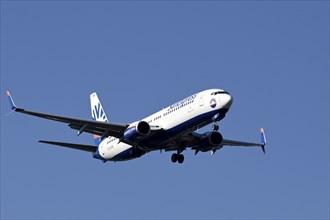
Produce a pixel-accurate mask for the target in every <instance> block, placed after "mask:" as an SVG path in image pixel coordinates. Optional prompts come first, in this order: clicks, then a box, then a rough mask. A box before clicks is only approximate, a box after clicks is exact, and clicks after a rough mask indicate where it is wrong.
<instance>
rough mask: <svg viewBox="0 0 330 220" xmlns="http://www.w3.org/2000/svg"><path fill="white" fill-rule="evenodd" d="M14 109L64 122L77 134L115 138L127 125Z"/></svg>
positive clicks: (118, 136) (119, 136)
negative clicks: (84, 133)
mask: <svg viewBox="0 0 330 220" xmlns="http://www.w3.org/2000/svg"><path fill="white" fill-rule="evenodd" d="M14 111H16V112H20V113H23V114H27V115H33V116H36V117H40V118H45V119H49V120H53V121H58V122H63V123H66V124H68V126H69V127H70V128H72V129H75V130H78V135H80V134H81V133H83V132H87V133H91V134H96V135H100V136H102V137H106V136H114V137H117V138H121V137H122V135H123V132H124V131H125V129H126V128H127V127H128V124H119V123H109V122H99V121H93V120H86V119H79V118H71V117H65V116H58V115H51V114H45V113H40V112H33V111H28V110H25V109H22V108H15V109H14Z"/></svg>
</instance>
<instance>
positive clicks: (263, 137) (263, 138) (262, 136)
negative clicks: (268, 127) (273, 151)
mask: <svg viewBox="0 0 330 220" xmlns="http://www.w3.org/2000/svg"><path fill="white" fill-rule="evenodd" d="M260 133H261V144H262V145H261V149H262V151H263V152H264V153H265V146H266V143H267V141H266V135H265V131H264V129H263V128H260Z"/></svg>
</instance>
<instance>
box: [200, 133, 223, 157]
mask: <svg viewBox="0 0 330 220" xmlns="http://www.w3.org/2000/svg"><path fill="white" fill-rule="evenodd" d="M222 141H223V138H222V135H221V134H220V133H219V132H217V131H212V132H207V133H205V134H204V135H203V137H202V138H201V139H200V142H199V150H200V151H203V152H206V151H209V150H211V149H213V148H214V147H219V146H220V145H221V144H222Z"/></svg>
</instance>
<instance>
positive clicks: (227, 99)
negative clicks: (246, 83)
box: [223, 94, 233, 109]
mask: <svg viewBox="0 0 330 220" xmlns="http://www.w3.org/2000/svg"><path fill="white" fill-rule="evenodd" d="M223 96H224V97H223V99H224V101H225V106H224V107H225V108H227V109H229V108H230V106H231V105H232V104H233V97H232V96H231V95H230V94H224V95H223Z"/></svg>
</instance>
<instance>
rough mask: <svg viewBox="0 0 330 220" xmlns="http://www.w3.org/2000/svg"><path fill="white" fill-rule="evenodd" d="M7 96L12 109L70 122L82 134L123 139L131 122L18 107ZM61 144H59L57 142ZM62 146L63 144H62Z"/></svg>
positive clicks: (153, 130) (154, 130)
mask: <svg viewBox="0 0 330 220" xmlns="http://www.w3.org/2000/svg"><path fill="white" fill-rule="evenodd" d="M7 96H8V99H9V104H10V106H11V109H12V111H16V112H19V113H23V114H27V115H32V116H36V117H39V118H45V119H48V120H53V121H58V122H63V123H66V124H68V126H69V127H70V128H72V129H75V130H78V135H80V134H82V133H83V132H86V133H91V134H95V135H98V136H100V137H101V139H102V138H104V137H108V136H113V137H116V138H118V139H122V137H123V134H124V132H125V130H126V129H127V128H128V126H129V124H122V123H112V122H102V121H94V120H86V119H80V118H72V117H66V116H59V115H52V114H46V113H41V112H35V111H29V110H26V109H23V108H19V107H16V105H15V103H14V101H13V99H12V97H11V95H10V93H9V91H7ZM150 129H151V135H153V134H155V133H157V132H159V131H160V130H162V128H161V127H160V126H155V125H153V126H150ZM121 141H123V142H125V143H127V144H131V143H130V142H127V141H125V140H121ZM57 145H59V144H57ZM61 146H62V145H61Z"/></svg>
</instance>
